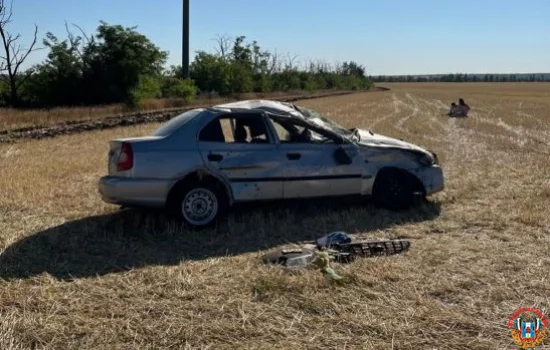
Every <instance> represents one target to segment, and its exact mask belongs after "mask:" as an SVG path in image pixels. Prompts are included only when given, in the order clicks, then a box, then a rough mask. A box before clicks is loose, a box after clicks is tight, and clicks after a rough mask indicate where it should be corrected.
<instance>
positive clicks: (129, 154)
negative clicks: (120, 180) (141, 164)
mask: <svg viewBox="0 0 550 350" xmlns="http://www.w3.org/2000/svg"><path fill="white" fill-rule="evenodd" d="M133 166H134V152H133V151H132V145H130V144H129V143H126V142H125V143H123V144H122V146H121V150H120V154H119V156H118V161H117V170H118V171H124V170H130V169H132V167H133Z"/></svg>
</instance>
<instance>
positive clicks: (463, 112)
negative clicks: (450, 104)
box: [458, 98, 470, 117]
mask: <svg viewBox="0 0 550 350" xmlns="http://www.w3.org/2000/svg"><path fill="white" fill-rule="evenodd" d="M458 108H459V113H460V116H461V117H467V116H468V112H469V111H470V106H468V104H466V102H464V100H463V99H462V98H460V99H458Z"/></svg>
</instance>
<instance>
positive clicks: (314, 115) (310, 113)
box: [296, 106, 358, 138]
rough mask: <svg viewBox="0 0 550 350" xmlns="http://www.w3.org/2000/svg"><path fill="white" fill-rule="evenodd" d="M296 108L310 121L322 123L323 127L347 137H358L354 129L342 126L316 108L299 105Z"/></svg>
mask: <svg viewBox="0 0 550 350" xmlns="http://www.w3.org/2000/svg"><path fill="white" fill-rule="evenodd" d="M296 108H297V109H298V110H299V111H300V112H301V113H302V114H303V115H304V116H305V117H306V118H308V120H309V121H311V122H313V123H315V124H317V125H320V126H322V127H325V128H327V129H330V130H332V131H334V132H335V133H338V134H340V135H342V136H345V137H356V138H358V134H357V133H355V132H354V131H353V130H349V129H346V128H344V127H343V126H341V125H340V124H338V123H336V122H334V121H333V120H331V119H329V118H327V117H325V116H323V115H322V114H321V113H319V112H317V111H316V110H313V109H309V108H304V107H298V106H296Z"/></svg>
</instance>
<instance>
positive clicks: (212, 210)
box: [181, 188, 218, 226]
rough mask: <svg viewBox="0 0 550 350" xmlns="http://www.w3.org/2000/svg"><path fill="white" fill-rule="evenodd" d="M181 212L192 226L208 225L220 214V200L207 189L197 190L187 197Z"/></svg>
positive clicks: (190, 192)
mask: <svg viewBox="0 0 550 350" xmlns="http://www.w3.org/2000/svg"><path fill="white" fill-rule="evenodd" d="M181 212H182V214H183V217H184V218H185V220H187V221H188V222H189V223H191V224H192V225H197V226H201V225H205V224H208V223H209V222H210V221H212V219H214V217H215V216H216V214H217V213H218V199H217V197H216V195H215V194H214V193H213V192H212V191H210V190H208V189H206V188H195V189H193V190H191V191H189V192H188V193H187V194H186V195H185V198H184V199H183V202H182V204H181Z"/></svg>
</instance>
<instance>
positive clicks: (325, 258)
mask: <svg viewBox="0 0 550 350" xmlns="http://www.w3.org/2000/svg"><path fill="white" fill-rule="evenodd" d="M311 264H312V265H315V266H316V267H317V268H318V269H319V270H320V271H321V273H322V274H323V275H325V277H326V278H328V279H329V280H334V281H338V280H341V279H342V277H341V276H340V275H338V274H337V273H336V272H335V271H334V270H333V269H332V268H331V267H330V255H329V253H328V252H327V251H320V252H315V259H313V261H312V262H311Z"/></svg>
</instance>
